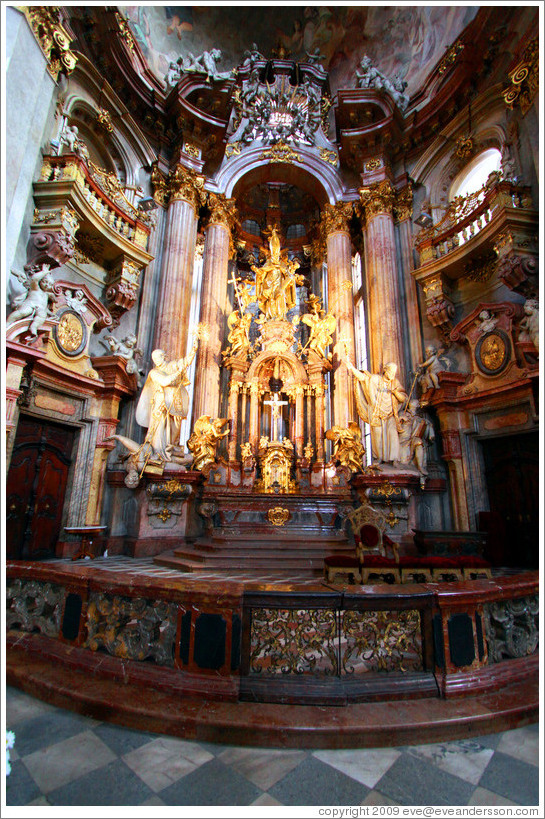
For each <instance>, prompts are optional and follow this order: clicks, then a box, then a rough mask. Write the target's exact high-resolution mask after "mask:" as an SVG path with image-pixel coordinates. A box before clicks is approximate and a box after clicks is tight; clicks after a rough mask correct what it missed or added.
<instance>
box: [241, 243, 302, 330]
mask: <svg viewBox="0 0 545 819" xmlns="http://www.w3.org/2000/svg"><path fill="white" fill-rule="evenodd" d="M298 267H299V262H298V261H297V259H291V260H290V259H288V258H287V253H286V251H284V253H283V254H281V253H280V236H279V234H278V229H277V228H276V227H273V228H272V229H271V232H270V237H269V253H268V254H267V258H266V259H265V262H264V263H263V264H262V265H261V267H257V266H256V265H252V270H253V271H254V273H255V274H256V278H255V293H256V300H257V303H258V305H259V309H260V310H261V311H262V313H263V314H264V315H265V318H266V319H284V318H285V317H286V313H287V312H288V310H291V308H292V307H293V306H294V305H295V303H296V293H295V288H296V286H297V285H299V284H302V283H303V281H304V278H303V276H300V275H299V274H297V272H296V271H297V268H298Z"/></svg>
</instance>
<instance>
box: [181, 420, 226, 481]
mask: <svg viewBox="0 0 545 819" xmlns="http://www.w3.org/2000/svg"><path fill="white" fill-rule="evenodd" d="M228 423H229V420H228V419H227V418H215V419H214V420H211V418H210V416H209V415H201V417H200V418H197V420H196V421H195V426H194V427H193V432H192V433H191V436H190V438H189V440H188V442H187V448H188V449H189V451H190V452H192V453H193V464H192V467H193V469H197V470H199V471H200V470H202V469H203V468H204V467H205V466H207V464H211V463H214V461H215V460H216V447H217V445H218V443H219V441H220V440H221V438H224V437H225V435H227V434H228V433H229V429H226V430H224V431H222V430H223V427H224V426H225V425H226V424H228Z"/></svg>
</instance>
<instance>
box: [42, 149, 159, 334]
mask: <svg viewBox="0 0 545 819" xmlns="http://www.w3.org/2000/svg"><path fill="white" fill-rule="evenodd" d="M34 202H35V205H36V208H35V211H34V222H33V224H32V226H31V244H33V246H34V254H35V255H36V254H37V252H38V255H40V259H41V261H48V260H49V259H48V255H49V256H51V258H53V259H54V260H55V261H56V263H57V264H59V263H61V264H62V263H63V262H66V261H69V260H70V259H71V258H72V257H73V256H74V253H75V251H76V247H75V246H74V240H75V241H76V242H78V240H81V244H82V245H83V240H85V247H86V248H87V247H92V248H93V249H94V252H93V257H92V261H93V262H95V263H96V264H97V265H99V267H101V268H102V269H103V271H104V280H103V284H104V287H105V289H106V294H105V296H106V300H107V302H108V308H109V310H110V312H111V313H112V315H113V316H114V318H118V317H119V316H120V315H121V314H122V313H124V312H125V311H126V310H129V309H130V308H131V307H132V305H133V304H134V303H135V301H136V298H137V294H138V287H139V279H140V275H141V273H142V271H143V269H144V268H145V267H146V265H148V264H149V263H150V262H151V261H152V260H153V256H151V255H150V254H149V253H148V251H147V247H148V240H149V235H150V232H151V225H150V222H149V217H148V216H147V215H146V214H143V213H142V212H141V211H139V210H138V208H136V207H135V206H134V205H133V204H132V203H131V202H130V201H129V200H128V199H127V197H126V196H125V194H124V192H123V188H122V186H121V184H120V183H119V181H118V179H117V177H116V176H115V174H110V173H108V172H107V171H105V170H103V169H102V168H99V167H97V166H96V165H94V164H93V163H92V162H90V161H88V160H84V159H82V158H81V157H79V156H76V155H75V154H67V155H65V156H45V157H44V160H43V165H42V170H41V174H40V178H39V179H38V181H37V182H35V183H34ZM76 234H77V235H76ZM78 244H79V242H78ZM59 248H60V249H59ZM36 249H37V250H36ZM78 249H80V248H78ZM40 251H41V254H40ZM93 280H94V281H96V272H95V273H94V274H93Z"/></svg>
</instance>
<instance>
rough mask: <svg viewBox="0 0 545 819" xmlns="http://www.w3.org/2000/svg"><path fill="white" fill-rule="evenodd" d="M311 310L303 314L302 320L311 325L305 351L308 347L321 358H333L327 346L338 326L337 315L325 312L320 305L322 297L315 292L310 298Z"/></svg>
mask: <svg viewBox="0 0 545 819" xmlns="http://www.w3.org/2000/svg"><path fill="white" fill-rule="evenodd" d="M308 306H309V312H308V313H305V314H304V315H303V316H301V321H302V322H303V324H306V325H307V327H310V337H309V340H308V342H307V343H306V345H305V347H303V351H304V350H305V348H306V347H308V349H309V350H312V351H313V352H315V353H316V355H317V356H319V357H320V358H326V359H327V358H331V353H330V354H329V356H327V355H326V348H327V347H329V346H330V344H331V341H332V337H333V333H334V332H335V330H336V328H337V320H336V318H335V316H334V315H333V314H332V313H330V312H329V310H328V312H327V313H325V314H324V311H323V309H322V307H321V305H320V299H319V298H318V297H317V296H315V295H314V294H313V293H312V294H311V295H310V297H309V300H308Z"/></svg>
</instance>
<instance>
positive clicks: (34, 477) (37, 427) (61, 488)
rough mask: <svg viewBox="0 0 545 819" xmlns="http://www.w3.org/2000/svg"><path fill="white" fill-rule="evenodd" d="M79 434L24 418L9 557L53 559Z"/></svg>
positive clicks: (13, 482)
mask: <svg viewBox="0 0 545 819" xmlns="http://www.w3.org/2000/svg"><path fill="white" fill-rule="evenodd" d="M74 438H75V430H73V429H71V428H70V427H63V426H61V425H60V424H53V423H49V422H40V421H36V420H35V419H34V418H29V417H25V416H21V418H20V420H19V424H18V426H17V437H16V439H15V445H14V448H13V454H12V459H11V464H10V468H9V472H8V479H7V491H6V495H7V498H6V512H7V514H6V541H7V543H6V546H7V557H8V558H12V559H15V560H20V559H24V560H39V559H43V558H47V557H53V556H54V554H55V544H56V542H57V539H58V537H59V533H60V530H61V525H62V512H63V506H64V496H65V493H66V486H67V482H68V472H69V469H70V463H71V459H72V450H73V447H74Z"/></svg>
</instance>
